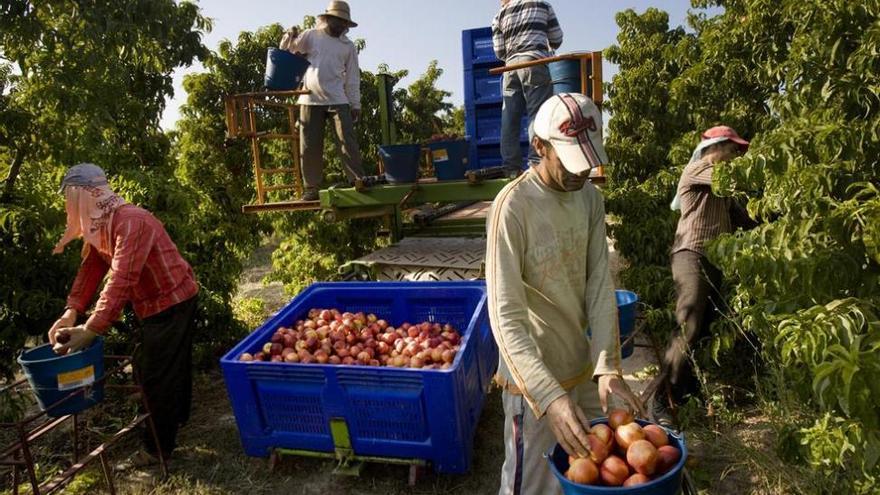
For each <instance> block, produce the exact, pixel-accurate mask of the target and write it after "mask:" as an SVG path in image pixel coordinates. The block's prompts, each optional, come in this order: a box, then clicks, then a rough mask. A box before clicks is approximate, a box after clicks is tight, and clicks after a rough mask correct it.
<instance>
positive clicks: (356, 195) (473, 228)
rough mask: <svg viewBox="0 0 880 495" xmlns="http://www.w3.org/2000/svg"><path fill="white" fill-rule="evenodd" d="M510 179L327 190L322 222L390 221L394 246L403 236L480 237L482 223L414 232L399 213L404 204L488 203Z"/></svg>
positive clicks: (440, 224) (438, 224)
mask: <svg viewBox="0 0 880 495" xmlns="http://www.w3.org/2000/svg"><path fill="white" fill-rule="evenodd" d="M512 180H513V179H510V178H503V179H491V180H485V181H482V182H479V183H476V184H474V183H469V182H468V181H464V180H461V181H443V182H417V183H415V184H383V185H377V186H373V187H370V188H367V189H361V190H360V191H359V190H357V189H356V188H353V187H348V188H341V189H336V188H330V189H324V190H322V191H320V193H319V197H320V200H321V208H322V209H323V210H324V220H325V221H339V220H346V219H351V218H367V217H387V218H390V220H391V221H390V224H391V225H390V230H391V240H392V241H393V242H397V241H399V240H400V239H402V238H403V236H404V232H405V231H408V232H409V233H411V234H412V233H416V232H419V233H420V234H419V235H426V233H429V232H434V233H436V234H440V235H468V236H473V235H481V234H482V232H483V231H484V230H485V226H484V225H485V221H484V220H482V219H481V220H476V221H475V220H470V221H465V222H462V223H453V222H449V223H445V222H443V221H442V220H440V221H436V222H434V223H432V224H431V225H429V226H420V227H417V228H415V229H413V228H411V227H410V226H409V225H408V224H405V223H404V219H403V215H402V211H403V210H404V208H405V207H406V205H407V204H416V205H418V204H425V203H458V202H464V201H491V200H493V199H495V196H496V195H498V193H499V192H501V189H503V188H504V186H506V185H507V184H508V183H510V181H512Z"/></svg>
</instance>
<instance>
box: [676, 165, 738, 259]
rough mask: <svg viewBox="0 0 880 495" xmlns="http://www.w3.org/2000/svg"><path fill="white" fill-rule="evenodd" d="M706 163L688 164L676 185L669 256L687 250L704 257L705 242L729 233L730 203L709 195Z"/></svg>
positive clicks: (709, 177)
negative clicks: (677, 214)
mask: <svg viewBox="0 0 880 495" xmlns="http://www.w3.org/2000/svg"><path fill="white" fill-rule="evenodd" d="M714 170H715V168H714V167H713V165H712V163H711V162H709V161H707V160H698V161H696V162H693V163H690V164H688V165H687V166H686V167H685V168H684V172H683V173H682V174H681V179H680V180H679V182H678V195H679V197H680V198H681V218H680V219H679V220H678V228H677V229H676V231H675V242H674V243H673V245H672V254H675V253H677V252H679V251H684V250H689V251H694V252H695V253H699V254H705V253H704V249H703V248H704V247H705V245H706V243H707V242H709V241H711V240H713V239H715V238H716V237H718V236H719V235H721V234H726V233H730V232H733V222H732V220H731V207H732V200H731V199H730V198H724V197H720V196H716V195H715V194H713V193H712V172H713V171H714Z"/></svg>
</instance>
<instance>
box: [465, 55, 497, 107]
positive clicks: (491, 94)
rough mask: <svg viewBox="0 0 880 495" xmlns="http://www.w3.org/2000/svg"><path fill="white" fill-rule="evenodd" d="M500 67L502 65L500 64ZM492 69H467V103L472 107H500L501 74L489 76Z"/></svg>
mask: <svg viewBox="0 0 880 495" xmlns="http://www.w3.org/2000/svg"><path fill="white" fill-rule="evenodd" d="M499 65H501V64H500V63H499ZM490 68H491V67H484V68H475V69H465V71H464V87H465V101H467V102H468V103H469V104H471V105H495V106H497V105H500V104H501V102H502V99H501V79H502V76H501V74H496V75H492V74H489V69H490Z"/></svg>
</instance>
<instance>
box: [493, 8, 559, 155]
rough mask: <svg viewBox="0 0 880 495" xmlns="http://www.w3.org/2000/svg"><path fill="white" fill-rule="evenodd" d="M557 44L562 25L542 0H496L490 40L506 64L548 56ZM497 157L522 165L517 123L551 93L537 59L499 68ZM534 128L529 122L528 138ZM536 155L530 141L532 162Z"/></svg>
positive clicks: (543, 67)
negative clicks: (516, 66) (522, 65)
mask: <svg viewBox="0 0 880 495" xmlns="http://www.w3.org/2000/svg"><path fill="white" fill-rule="evenodd" d="M560 45H562V28H561V27H560V26H559V20H558V19H557V18H556V14H555V13H554V12H553V7H551V6H550V4H549V3H547V2H545V1H543V0H502V1H501V10H499V11H498V14H497V15H496V16H495V19H494V20H493V21H492V46H493V48H494V49H495V56H497V57H498V59H499V60H502V61H503V62H504V63H505V64H506V65H514V64H518V63H522V62H528V61H530V60H536V59H539V58H544V57H549V56H550V54H551V51H552V50H556V49H557V48H559V46H560ZM502 92H503V106H502V110H501V158H502V162H503V165H504V166H505V167H508V168H512V169H516V170H519V169H521V168H522V165H523V163H522V149H521V148H520V144H519V143H520V123H521V122H522V118H523V112H527V113H528V116H529V123H530V124H531V122H532V120H534V118H535V114H537V113H538V109H539V108H541V104H542V103H544V102H545V101H547V100H548V99H549V98H550V97H551V96H553V85H552V82H551V80H550V70H549V69H548V68H547V66H546V65H538V66H535V67H528V68H525V69H519V70H514V71H508V72H505V73H504V78H503V81H502ZM532 139H534V132H533V131H532V129H531V125H530V126H529V141H530V142H531V140H532ZM539 161H540V157H539V156H538V155H537V154H536V152H535V149H534V147H531V148H530V149H529V164H530V165H533V166H534V165H537V163H538V162H539Z"/></svg>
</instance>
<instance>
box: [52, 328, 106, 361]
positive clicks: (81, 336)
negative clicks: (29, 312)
mask: <svg viewBox="0 0 880 495" xmlns="http://www.w3.org/2000/svg"><path fill="white" fill-rule="evenodd" d="M97 336H98V334H97V333H95V332H93V331H91V330H89V329H88V328H86V327H85V325H80V326H76V327H67V328H62V329H60V330H58V332H57V333H56V335H55V340H56V343H55V345H54V346H52V350H53V351H55V354H59V355H61V356H63V355H65V354H67V353H68V352H76V351H79V350H81V349H85V348H87V347H88V346H90V345H91V344H92V341H93V340H95V338H96V337H97Z"/></svg>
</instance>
